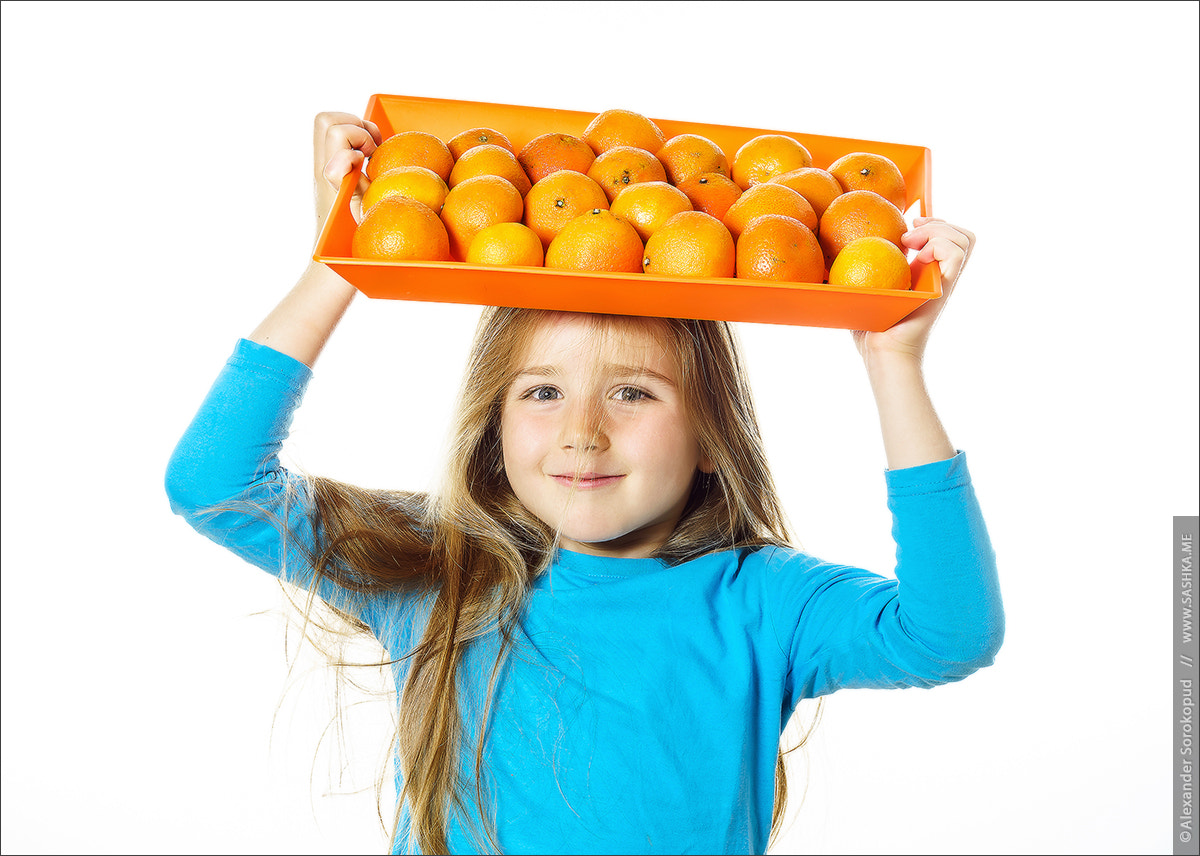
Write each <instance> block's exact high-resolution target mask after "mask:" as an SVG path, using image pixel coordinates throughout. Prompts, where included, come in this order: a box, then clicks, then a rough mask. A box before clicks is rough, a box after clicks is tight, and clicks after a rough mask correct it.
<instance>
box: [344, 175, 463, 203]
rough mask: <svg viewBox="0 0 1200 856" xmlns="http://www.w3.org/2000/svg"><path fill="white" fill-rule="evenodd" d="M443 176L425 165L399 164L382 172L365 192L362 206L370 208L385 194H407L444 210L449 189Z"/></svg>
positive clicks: (411, 197)
mask: <svg viewBox="0 0 1200 856" xmlns="http://www.w3.org/2000/svg"><path fill="white" fill-rule="evenodd" d="M449 189H450V188H448V187H447V186H446V182H444V181H442V177H441V176H440V175H438V174H437V173H436V172H434V171H433V170H431V169H428V168H427V167H423V166H398V167H396V168H395V169H389V170H388V171H387V172H385V173H381V174H380V175H379V176H378V177H377V178H376V179H375V180H374V181H372V182H371V186H370V187H368V188H367V192H366V193H364V194H363V198H362V208H363V210H364V211H366V210H368V209H369V208H370V207H371V206H372V205H374V204H375V203H376V202H378V201H379V200H380V199H383V198H384V197H385V196H407V197H408V198H409V199H415V200H417V201H418V202H422V203H424V204H425V205H428V206H429V207H430V208H432V209H433V210H434V211H441V210H442V203H443V202H445V201H446V192H447V191H448V190H449Z"/></svg>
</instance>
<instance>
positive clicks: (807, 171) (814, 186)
mask: <svg viewBox="0 0 1200 856" xmlns="http://www.w3.org/2000/svg"><path fill="white" fill-rule="evenodd" d="M767 183H768V184H782V185H783V186H784V187H790V188H791V189H792V190H794V191H796V192H797V193H799V194H800V195H801V196H803V197H804V198H805V199H807V200H808V204H809V205H811V206H812V207H813V211H815V212H816V214H817V218H818V219H820V217H821V215H822V214H824V213H825V209H826V208H828V207H829V203H830V202H832V201H833V200H835V199H837V198H838V197H839V196H841V195H842V193H843V192H844V191H843V190H842V186H841V184H839V183H838V180H837V179H836V178H834V177H833V174H832V173H830V172H829V171H828V170H824V169H821V168H820V167H815V166H805V167H801V168H800V169H794V170H792V171H791V172H784V173H780V174H779V175H777V176H775V177H774V178H771V179H769V180H768V181H767Z"/></svg>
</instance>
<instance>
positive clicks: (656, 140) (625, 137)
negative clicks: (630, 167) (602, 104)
mask: <svg viewBox="0 0 1200 856" xmlns="http://www.w3.org/2000/svg"><path fill="white" fill-rule="evenodd" d="M583 139H584V140H585V141H586V142H587V144H588V145H589V146H591V147H592V151H594V152H595V153H596V155H597V156H599V155H601V154H603V153H604V152H606V151H608V150H609V149H611V148H615V147H616V146H633V147H634V148H638V149H645V150H646V151H648V152H650V154H654V153H655V152H657V151H658V150H659V149H660V148H662V144H663V143H665V142H666V140H667V138H666V137H665V136H664V135H663V132H662V130H660V129H659V127H658V125H656V124H654V120H653V119H650V118H647V117H646V116H643V115H642V114H641V113H636V112H634V111H633V110H605V111H604V112H603V113H599V114H597V116H596V118H594V119H592V121H591V122H589V123H588V126H587V128H585V129H584V131H583Z"/></svg>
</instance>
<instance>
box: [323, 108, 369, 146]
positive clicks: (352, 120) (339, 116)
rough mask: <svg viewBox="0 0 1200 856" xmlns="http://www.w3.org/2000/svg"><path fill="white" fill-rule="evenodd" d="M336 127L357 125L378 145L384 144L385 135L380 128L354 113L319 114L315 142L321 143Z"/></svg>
mask: <svg viewBox="0 0 1200 856" xmlns="http://www.w3.org/2000/svg"><path fill="white" fill-rule="evenodd" d="M334 125H357V126H358V127H360V128H362V129H363V130H365V131H367V132H368V133H369V134H370V135H371V138H372V139H373V140H374V141H375V143H376V144H379V143H382V142H383V135H382V134H381V133H380V132H379V126H378V125H376V124H375V123H374V122H372V121H370V120H368V119H360V118H359V117H358V116H355V115H354V114H353V113H335V112H325V113H318V114H317V116H316V118H315V119H313V140H314V141H316V142H320V141H321V140H323V139H324V138H325V133H326V132H327V131H328V130H329V129H330V128H332V127H333V126H334Z"/></svg>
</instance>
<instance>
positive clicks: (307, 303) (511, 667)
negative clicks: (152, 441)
mask: <svg viewBox="0 0 1200 856" xmlns="http://www.w3.org/2000/svg"><path fill="white" fill-rule="evenodd" d="M379 142H380V135H379V131H378V129H377V128H376V127H375V126H374V125H372V124H371V123H369V122H365V121H363V120H361V119H358V118H356V117H354V116H350V115H347V114H337V113H331V114H322V115H320V116H318V117H317V120H316V134H315V155H316V158H315V164H316V170H317V176H316V177H317V211H318V218H319V219H321V218H323V217H324V216H325V215H327V212H328V211H329V210H330V208H331V206H332V202H333V198H334V195H335V193H336V189H337V187H338V186H339V184H340V182H341V179H342V177H343V176H345V175H346V174H347V172H348V171H349V170H350V169H351V168H352V167H353V166H355V165H357V164H361V163H362V162H363V161H364V159H365V158H366V157H369V156H370V154H371V152H372V151H373V150H374V148H375V146H376V145H377V144H378V143H379ZM318 226H320V223H318ZM973 241H974V238H973V236H972V235H971V234H970V233H968V232H966V231H964V230H962V229H958V228H955V227H953V226H951V225H949V224H946V223H944V222H941V221H935V220H922V221H919V222H918V223H917V225H916V227H915V228H914V229H913V230H912V231H910V232H909V233H908V234H907V235H906V236H905V242H906V244H907V245H908V246H909V247H911V248H913V249H916V250H918V251H919V255H920V257H921V258H922V259H923V260H924V261H936V262H937V263H938V264H939V265H940V266H941V269H942V275H943V283H944V289H945V292H946V294H945V296H943V297H942V298H941V299H939V300H936V301H931V302H928V303H926V304H925V305H924V306H923V307H922V308H921V309H919V310H918V311H917V312H915V313H913V314H912V315H911V316H909V317H908V318H906V319H904V320H903V321H901V322H900V323H898V324H896V325H895V326H894V327H892V328H891V329H890V330H888V331H886V332H883V333H861V332H860V333H855V334H854V340H855V342H856V344H857V346H858V349H859V351H860V353H861V355H862V357H863V360H864V363H865V365H866V369H867V374H868V377H869V378H870V381H871V385H872V389H873V391H874V394H875V398H876V401H877V404H878V408H879V417H880V423H881V426H882V429H883V440H884V447H885V451H886V455H887V463H888V470H887V472H886V474H885V476H886V483H887V488H888V496H889V504H890V507H891V510H892V513H893V516H894V527H893V532H894V535H895V539H896V543H897V547H898V550H897V556H898V563H897V567H896V576H897V578H898V580H890V579H887V578H884V577H881V576H877V575H875V574H871V573H869V572H867V571H863V570H859V569H856V568H851V567H846V566H842V565H836V564H830V563H827V562H824V561H821V560H819V559H817V558H815V557H813V556H810V555H806V554H804V553H802V552H799V551H797V550H795V549H793V548H790V547H789V546H788V534H787V532H786V531H785V527H784V523H783V515H782V512H781V509H780V507H779V502H778V500H777V497H776V493H775V488H774V486H773V483H772V478H771V474H770V471H769V469H768V467H767V464H766V461H765V459H764V455H763V449H762V443H761V440H760V437H759V432H758V427H757V424H756V421H755V415H754V410H753V407H752V404H751V395H750V391H749V388H748V386H747V383H746V379H745V376H744V373H743V369H742V366H741V362H740V359H739V356H738V351H737V348H736V344H735V342H734V339H733V338H732V335H731V331H730V328H729V326H728V325H726V324H724V323H716V322H701V321H680V320H662V319H648V318H646V319H641V318H618V317H601V316H585V315H573V314H570V313H557V312H536V311H528V310H513V309H488V310H486V311H484V313H483V316H482V319H481V322H480V325H479V329H478V332H477V336H476V340H475V343H474V346H473V350H472V353H471V357H470V360H469V364H468V368H467V372H466V379H465V382H464V385H463V388H462V391H461V395H460V399H459V405H458V411H457V415H456V418H455V422H454V425H453V429H452V441H453V442H452V449H451V454H450V456H449V464H448V467H447V471H446V477H445V482H444V484H443V485H442V487H441V488H440V489H439V490H438V491H436V492H435V493H433V494H431V495H421V494H413V493H404V492H393V491H378V490H363V489H358V488H354V487H351V486H349V485H345V484H340V483H337V482H334V481H331V480H328V479H323V478H312V479H308V478H302V477H300V476H298V475H296V474H294V473H290V472H288V471H286V470H284V469H283V468H281V466H280V464H279V460H278V452H279V450H280V447H281V445H282V443H283V440H284V439H285V437H286V435H287V431H288V425H289V423H290V420H291V416H292V413H293V411H294V409H295V408H296V407H297V406H298V405H299V402H300V399H301V396H302V394H303V391H304V388H305V385H306V384H307V382H308V380H309V377H310V374H311V371H310V369H311V366H312V365H313V363H314V362H315V360H316V358H317V356H318V355H319V354H320V352H321V350H322V348H323V347H324V345H325V342H326V340H327V338H328V337H329V335H330V334H331V333H332V331H333V329H334V327H335V326H336V325H337V322H338V319H339V318H340V317H341V315H342V313H343V311H344V310H345V309H346V307H347V305H348V304H349V302H350V300H351V298H352V296H353V295H354V293H355V289H354V288H353V287H352V286H350V285H348V284H347V283H346V282H344V281H343V280H342V279H341V278H340V277H338V276H337V275H335V274H333V273H332V272H331V271H329V270H328V269H327V268H325V267H324V266H322V265H319V264H316V263H313V264H310V265H309V267H308V269H307V270H306V272H305V273H304V275H303V276H302V277H301V279H300V281H299V283H298V284H297V285H296V287H295V288H294V289H293V290H292V292H291V293H290V294H289V295H288V296H287V297H285V298H284V300H283V301H282V302H281V303H280V304H279V305H278V307H277V308H276V309H275V310H274V311H272V312H271V314H270V315H269V316H268V317H267V318H266V319H265V320H264V321H263V322H262V323H261V324H260V325H259V327H258V328H257V329H256V330H255V331H254V332H253V333H252V334H251V336H250V338H249V339H248V340H243V341H241V342H239V343H238V345H237V348H236V350H235V351H234V354H233V356H232V357H231V358H230V360H229V362H228V363H227V365H226V367H225V369H224V371H223V372H222V373H221V375H220V376H219V377H218V379H217V381H216V384H215V385H214V387H213V388H212V390H211V391H210V393H209V395H208V397H207V399H206V400H205V401H204V403H203V405H202V406H201V408H200V411H199V413H198V414H197V416H196V418H195V420H194V421H193V422H192V424H191V426H190V427H189V428H188V429H187V431H186V433H185V434H184V436H183V439H182V440H181V441H180V443H179V446H178V448H177V449H176V451H175V454H174V455H173V457H172V459H171V462H170V464H169V468H168V473H167V491H168V495H169V497H170V500H171V504H172V507H173V509H174V510H175V511H176V512H177V513H179V514H182V515H184V516H185V518H186V519H187V520H188V521H189V522H190V523H191V524H192V525H193V526H195V527H196V528H197V529H198V530H199V531H201V532H202V533H203V534H205V535H207V536H208V537H210V538H212V539H214V540H216V541H218V542H219V543H221V544H224V545H226V546H228V547H229V548H230V549H232V550H234V551H236V552H238V553H239V554H240V555H242V556H244V557H245V558H246V559H248V560H249V561H251V562H253V563H254V564H256V565H258V566H259V567H261V568H263V569H265V570H267V571H269V572H271V573H273V574H276V575H277V576H279V577H280V578H281V579H283V580H286V581H288V582H289V583H293V584H295V585H298V586H302V587H306V588H307V589H309V590H310V591H311V592H313V593H314V594H315V595H316V596H318V597H319V598H320V599H321V600H323V601H324V602H325V603H327V604H328V605H330V606H331V607H333V608H334V609H335V610H336V611H338V612H339V613H341V614H342V615H345V616H347V617H349V618H350V619H351V620H352V621H353V622H355V624H356V626H357V627H359V628H360V629H362V630H363V631H364V632H369V633H371V634H373V635H374V636H375V637H376V638H377V639H378V640H379V642H380V643H382V645H383V647H384V648H385V649H386V650H387V652H388V653H389V655H390V664H391V666H392V669H393V672H394V675H395V680H396V688H397V694H398V700H399V727H398V732H397V740H396V761H397V787H398V793H399V794H400V801H399V805H398V808H397V815H396V826H395V831H394V835H393V850H394V852H409V851H418V852H424V853H446V852H480V851H498V852H510V853H532V852H556V853H572V852H606V853H618V852H633V853H651V852H656V853H685V852H703V853H761V852H764V851H765V849H766V847H767V845H768V841H769V836H770V834H771V831H772V827H773V826H775V825H777V822H778V820H779V815H780V813H781V809H782V806H783V797H784V781H783V777H782V764H781V756H780V754H779V738H780V735H781V734H782V732H783V729H784V727H785V726H786V724H787V721H788V717H789V715H790V714H791V712H792V710H793V709H794V708H795V706H796V704H797V703H798V702H799V701H800V700H801V699H804V698H816V697H820V696H823V695H826V694H828V693H831V692H833V691H834V690H837V689H839V688H842V687H902V686H923V687H928V686H932V685H935V684H938V683H943V682H947V681H955V680H960V679H961V678H964V677H966V676H967V675H969V674H971V673H972V672H974V671H975V670H977V669H978V668H980V667H982V666H985V665H988V664H990V663H991V662H992V659H993V657H994V655H995V653H996V651H997V649H998V647H999V645H1000V641H1001V637H1002V635H1003V615H1002V610H1001V605H1000V599H999V592H998V585H997V578H996V570H995V564H994V560H993V555H992V551H991V547H990V544H989V542H988V537H987V533H986V531H985V528H984V524H983V520H982V518H981V516H980V511H979V507H978V505H977V503H976V500H975V496H974V493H973V489H972V486H971V480H970V476H969V474H968V472H967V466H966V461H965V459H964V457H963V455H962V454H961V453H958V452H956V451H955V449H954V447H953V446H952V445H951V444H950V441H949V439H948V438H947V436H946V433H945V431H944V430H943V429H942V426H941V425H940V424H939V421H938V419H937V416H936V415H935V413H934V409H933V407H932V405H931V403H930V401H929V398H928V397H927V395H926V393H925V389H924V384H923V382H922V370H921V359H922V354H923V352H924V350H925V344H926V341H927V339H928V336H929V332H930V328H931V327H932V326H933V322H934V320H935V318H936V317H937V315H938V313H939V312H940V311H941V309H942V307H943V306H944V305H945V302H946V297H947V296H948V295H949V293H950V292H951V290H952V289H953V287H954V284H955V281H956V280H957V278H958V274H959V272H960V270H961V268H962V266H963V263H964V262H965V260H966V258H967V256H968V254H969V252H970V249H971V246H972V243H973Z"/></svg>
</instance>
